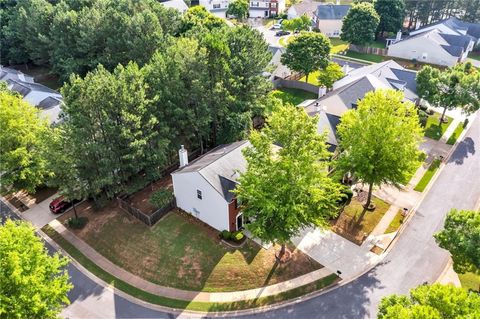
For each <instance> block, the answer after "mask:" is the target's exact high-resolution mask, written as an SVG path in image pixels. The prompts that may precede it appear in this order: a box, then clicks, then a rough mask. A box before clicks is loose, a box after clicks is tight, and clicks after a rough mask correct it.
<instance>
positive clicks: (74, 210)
mask: <svg viewBox="0 0 480 319" xmlns="http://www.w3.org/2000/svg"><path fill="white" fill-rule="evenodd" d="M75 205H76V204H73V213H74V214H75V219H78V215H77V208H76V207H75Z"/></svg>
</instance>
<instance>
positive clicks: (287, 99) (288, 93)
mask: <svg viewBox="0 0 480 319" xmlns="http://www.w3.org/2000/svg"><path fill="white" fill-rule="evenodd" d="M311 76H312V75H310V77H311ZM310 77H309V79H310ZM270 94H271V95H272V96H274V97H276V98H278V99H280V100H282V101H283V103H291V104H293V105H298V104H300V103H302V102H303V101H305V100H311V99H316V98H317V95H316V94H313V93H311V92H306V91H303V90H299V89H288V88H281V89H277V90H275V91H272V92H271V93H270Z"/></svg>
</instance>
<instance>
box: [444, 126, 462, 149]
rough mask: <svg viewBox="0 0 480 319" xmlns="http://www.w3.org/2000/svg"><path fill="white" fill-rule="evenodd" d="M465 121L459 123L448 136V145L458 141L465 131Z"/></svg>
mask: <svg viewBox="0 0 480 319" xmlns="http://www.w3.org/2000/svg"><path fill="white" fill-rule="evenodd" d="M463 129H464V127H463V123H458V125H457V128H455V131H453V133H452V135H450V137H449V138H448V141H447V144H448V145H453V144H455V142H456V141H457V139H458V137H459V136H460V134H462V132H463Z"/></svg>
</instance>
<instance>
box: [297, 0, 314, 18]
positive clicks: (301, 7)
mask: <svg viewBox="0 0 480 319" xmlns="http://www.w3.org/2000/svg"><path fill="white" fill-rule="evenodd" d="M317 7H318V2H316V1H312V0H305V1H302V2H300V3H297V4H296V5H294V6H293V8H294V9H295V12H296V13H297V15H298V16H302V15H304V14H305V15H307V17H309V18H311V17H313V13H314V12H315V11H316V10H317Z"/></svg>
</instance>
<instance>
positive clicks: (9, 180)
mask: <svg viewBox="0 0 480 319" xmlns="http://www.w3.org/2000/svg"><path fill="white" fill-rule="evenodd" d="M0 127H1V128H2V129H1V130H0V145H1V146H2V147H1V150H0V171H1V172H2V177H1V179H2V183H1V186H2V190H3V191H6V190H8V191H15V190H21V189H25V190H27V191H30V192H34V191H35V188H36V187H37V186H39V185H41V184H43V183H44V182H45V181H46V179H47V178H48V176H49V175H50V172H49V171H48V169H47V168H46V158H45V156H44V154H45V153H44V150H45V148H46V145H47V143H48V141H49V139H50V138H51V135H52V130H51V129H50V127H49V124H48V122H47V121H46V120H43V119H41V118H40V117H39V111H38V110H37V109H36V108H35V107H34V106H32V105H30V104H29V103H28V102H25V101H23V100H22V97H21V96H19V95H14V94H11V93H10V92H9V91H5V90H2V91H0Z"/></svg>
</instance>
